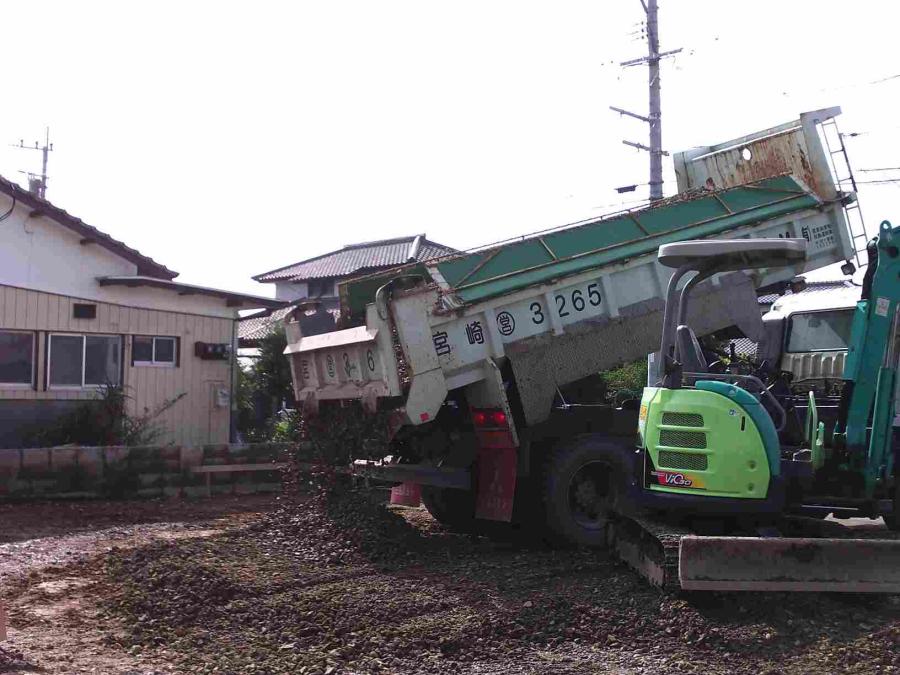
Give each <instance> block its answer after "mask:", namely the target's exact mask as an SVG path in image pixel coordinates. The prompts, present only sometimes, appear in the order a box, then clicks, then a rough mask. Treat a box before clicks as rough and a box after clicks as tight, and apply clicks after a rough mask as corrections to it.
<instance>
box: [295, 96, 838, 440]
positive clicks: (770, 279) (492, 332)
mask: <svg viewBox="0 0 900 675" xmlns="http://www.w3.org/2000/svg"><path fill="white" fill-rule="evenodd" d="M833 114H836V112H835V111H834V110H829V111H817V112H815V113H805V114H804V115H803V116H801V118H800V120H798V121H795V122H792V123H789V124H787V125H781V126H780V127H776V128H774V129H769V130H766V131H764V132H760V133H759V134H754V135H751V136H746V137H743V138H741V139H738V140H737V141H734V142H729V143H725V144H720V145H718V146H711V147H709V148H703V149H699V150H694V151H688V152H686V153H679V154H678V155H676V157H675V161H676V167H677V168H679V187H680V188H681V189H682V193H680V194H679V195H677V196H675V197H672V198H670V199H667V200H665V201H663V202H659V203H657V204H654V205H653V206H652V207H648V208H644V209H640V210H635V211H628V212H624V213H618V214H615V215H612V216H609V217H605V218H599V219H596V220H592V221H588V222H584V223H581V224H578V225H577V226H573V227H567V228H562V229H557V230H553V231H547V232H544V233H540V234H536V235H534V236H530V237H526V238H523V239H520V240H515V241H512V242H507V243H504V244H500V245H497V246H492V247H488V248H485V249H482V250H477V251H473V252H471V253H466V254H460V255H455V256H450V257H447V258H443V259H438V260H433V261H429V262H426V263H424V264H422V265H416V266H408V267H403V268H398V269H397V270H394V271H391V272H390V273H387V274H380V275H378V276H375V277H368V278H363V279H360V280H356V281H352V282H349V283H347V284H345V285H344V286H343V287H342V289H341V290H342V313H343V318H344V321H345V324H346V323H356V324H359V325H356V326H355V327H351V328H347V329H345V330H339V331H334V332H331V333H326V334H321V335H310V336H304V335H302V329H301V325H302V323H303V317H294V319H293V320H291V321H289V323H288V338H289V346H288V348H287V351H286V353H287V354H288V355H289V356H290V362H291V366H292V372H293V374H294V385H295V391H296V395H297V399H298V401H300V402H301V403H302V404H303V405H305V406H306V407H307V408H315V407H316V406H317V405H318V402H319V401H323V400H334V399H361V400H363V401H364V402H365V403H366V404H367V405H368V406H369V407H372V408H374V406H375V403H376V402H377V400H378V399H382V398H386V397H396V401H397V402H398V404H399V407H398V408H397V409H398V410H402V411H403V413H404V421H405V423H406V424H409V425H421V424H423V423H426V422H429V421H431V420H433V419H434V418H435V417H436V416H437V415H438V413H439V411H440V408H441V406H442V405H443V404H444V402H445V400H446V398H447V396H448V392H451V391H453V390H456V389H460V388H468V389H467V391H468V394H469V396H468V398H469V399H470V400H469V404H470V405H477V404H478V403H477V401H482V403H484V404H487V403H491V404H492V405H493V404H502V407H504V408H508V402H507V401H506V398H507V396H506V394H505V393H503V392H505V391H509V390H510V385H511V384H514V385H515V386H514V389H515V391H516V397H517V399H518V402H517V406H518V405H519V404H520V406H521V407H520V408H518V409H517V413H519V412H520V413H521V416H520V419H522V417H524V419H523V421H524V422H525V423H526V425H533V424H536V423H538V422H541V421H543V420H544V419H546V418H547V416H548V415H549V414H550V410H551V407H552V401H553V398H554V395H555V394H556V392H557V390H558V387H560V386H562V385H565V384H568V383H571V382H573V381H575V380H579V379H581V378H584V377H586V376H588V375H591V374H593V373H596V372H598V371H600V370H603V369H606V368H610V367H613V366H616V365H618V364H621V363H623V362H627V361H631V360H635V359H638V358H641V357H643V356H645V355H646V354H648V353H649V352H652V351H654V350H655V349H657V348H658V344H657V342H658V336H659V334H660V326H661V321H662V316H661V309H662V307H663V298H664V297H665V291H666V284H667V283H668V280H669V277H670V276H671V273H672V270H668V269H666V268H664V267H661V266H660V265H659V264H658V263H657V261H656V251H657V249H658V248H659V246H660V245H662V244H665V243H669V242H673V241H680V240H687V239H701V238H711V237H714V238H723V239H732V238H742V237H789V238H802V239H805V240H806V241H807V242H809V246H808V251H809V253H808V257H807V259H806V260H805V262H803V263H800V264H797V265H795V266H791V267H782V268H778V269H770V270H759V271H758V272H755V273H753V274H745V273H734V274H731V275H726V276H724V277H723V276H719V277H716V278H715V279H714V280H713V281H711V282H705V283H704V284H702V285H701V287H700V289H698V293H697V296H696V297H697V298H698V299H697V301H695V302H693V303H692V305H691V314H692V316H691V324H692V325H693V326H694V327H695V330H697V332H698V333H700V334H703V333H709V332H712V331H715V330H719V329H721V328H724V327H727V326H730V325H738V326H740V327H742V328H743V329H744V332H745V333H747V334H748V335H750V336H751V337H755V336H757V335H758V333H759V331H760V329H761V325H760V321H759V309H758V307H757V303H756V289H758V288H760V287H768V286H772V285H775V284H778V283H780V282H786V281H788V280H789V279H790V278H791V277H793V276H794V275H796V274H799V273H802V272H805V271H809V270H813V269H817V268H820V267H824V266H827V265H831V264H833V263H838V262H843V261H846V260H849V259H850V258H852V257H853V255H854V250H853V245H852V238H851V234H850V232H849V231H848V227H847V222H846V219H845V216H844V205H845V203H846V202H847V201H848V200H850V199H852V198H853V196H852V195H843V194H841V193H839V192H838V191H837V189H836V187H835V184H834V181H833V180H832V177H831V175H830V173H829V172H828V164H827V162H826V161H825V153H824V151H823V149H822V146H821V143H820V141H819V137H818V125H819V124H820V123H821V122H822V121H823V120H826V119H828V118H829V116H830V115H833ZM754 158H756V160H755V159H754ZM755 161H758V162H763V163H764V166H761V167H758V166H757V165H756V164H755V163H754V162H755ZM723 166H724V167H731V168H730V169H728V170H727V171H724V172H723V170H722V167H723ZM765 171H770V172H771V173H770V174H769V175H765V176H762V177H760V176H759V174H760V173H761V172H762V173H764V172H765ZM748 175H749V176H753V180H750V181H749V182H741V181H743V179H745V178H746V177H747V176H748ZM501 370H502V374H501ZM504 383H505V384H504ZM498 399H499V400H498ZM473 401H474V402H475V403H473ZM517 433H518V431H517V430H516V429H513V436H514V438H516V439H517Z"/></svg>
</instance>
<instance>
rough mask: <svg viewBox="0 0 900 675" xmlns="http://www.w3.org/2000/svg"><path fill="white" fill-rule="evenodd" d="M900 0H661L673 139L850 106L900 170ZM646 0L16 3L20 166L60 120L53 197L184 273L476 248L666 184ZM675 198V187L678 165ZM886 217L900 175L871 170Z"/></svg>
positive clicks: (2, 143) (668, 139)
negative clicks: (362, 244)
mask: <svg viewBox="0 0 900 675" xmlns="http://www.w3.org/2000/svg"><path fill="white" fill-rule="evenodd" d="M898 18H900V3H898V2H896V1H895V0H857V1H856V2H853V3H849V2H845V1H844V0H841V1H838V0H834V1H829V0H817V1H813V0H778V1H775V0H755V1H754V2H742V3H738V2H733V1H731V2H726V1H725V0H661V2H660V38H661V42H662V48H663V49H672V48H675V47H683V48H684V52H682V54H680V55H679V56H677V57H675V58H673V59H670V60H667V61H666V62H665V63H664V66H663V76H662V87H663V93H662V101H663V142H664V145H665V147H666V148H667V149H668V150H670V151H675V150H682V149H685V148H688V147H691V146H695V145H709V144H711V143H717V142H721V141H725V140H728V139H730V138H732V137H735V136H739V135H743V134H745V133H749V132H752V131H755V130H758V129H762V128H765V127H768V126H772V125H775V124H779V123H782V122H786V121H789V120H791V119H795V118H796V117H797V116H798V114H799V113H800V112H801V111H804V110H811V109H816V108H820V107H825V106H830V105H840V106H842V107H843V109H844V115H843V116H842V117H841V118H840V119H839V123H840V126H841V128H842V131H844V132H845V133H846V132H856V133H858V134H860V135H858V136H856V137H853V138H849V139H848V140H847V144H848V150H849V152H850V155H851V160H852V161H853V163H854V166H855V168H856V169H857V178H859V179H860V180H878V179H884V178H888V177H892V176H895V177H898V178H900V170H896V171H889V172H886V173H885V172H862V171H860V170H861V169H880V168H884V167H900V142H898V135H900V117H898V114H897V110H898V109H900V58H898V56H897V50H896V46H895V40H896V30H897V25H898ZM642 19H643V10H642V8H641V5H640V2H639V0H593V1H592V2H587V1H584V2H581V1H578V2H575V1H572V2H564V1H559V0H558V1H556V2H549V1H546V2H527V1H524V0H515V1H512V0H509V1H500V0H494V1H492V0H479V1H477V2H475V1H465V0H456V1H455V2H452V3H449V2H445V3H438V2H427V1H425V0H415V1H410V2H400V1H393V0H382V1H380V2H372V1H371V0H360V1H357V2H350V1H347V2H339V1H335V0H331V1H329V2H263V1H259V0H257V1H256V2H253V3H248V2H241V3H237V2H222V1H217V2H184V1H182V2H164V1H159V0H157V1H156V2H154V3H145V4H143V5H142V8H139V7H138V5H137V4H136V3H125V2H109V3H100V2H88V1H85V0H82V1H80V2H78V3H74V2H24V3H4V6H3V24H4V28H5V30H4V35H3V40H2V41H0V56H2V57H3V61H4V62H5V63H6V64H7V71H6V72H7V77H6V87H5V91H6V93H5V95H4V97H3V99H4V101H5V105H4V106H3V114H2V115H0V173H2V174H3V175H4V176H6V177H7V178H11V179H13V180H18V181H20V182H22V183H23V184H24V183H25V178H24V176H23V175H22V174H20V173H19V171H20V170H38V169H39V167H40V155H39V153H37V152H33V151H32V152H28V151H23V150H19V149H15V148H12V147H9V146H8V145H7V143H17V142H18V140H19V139H20V138H21V139H24V140H25V141H26V143H32V144H33V141H34V140H36V139H43V129H44V126H45V125H47V126H49V127H50V133H51V140H52V141H53V143H54V148H55V150H54V152H53V153H52V154H51V157H50V168H49V174H50V182H49V187H48V192H47V196H48V198H49V199H50V200H51V201H53V202H54V203H55V204H57V205H58V206H60V207H62V208H64V209H66V210H67V211H69V212H70V213H73V214H75V215H77V216H79V217H81V218H82V219H83V220H85V221H86V222H88V223H90V224H91V225H94V226H96V227H99V228H100V229H101V230H104V231H105V232H108V233H109V234H111V235H113V236H114V237H117V238H119V239H122V240H124V241H125V242H126V243H128V244H129V245H131V246H134V247H135V248H137V249H139V250H140V251H141V252H142V253H144V254H146V255H149V256H151V257H153V258H154V259H156V260H158V261H160V262H162V263H163V264H165V265H167V266H169V267H170V268H172V269H175V270H177V271H179V272H181V276H180V279H181V280H182V281H185V282H192V283H199V284H205V285H211V286H219V287H222V288H228V289H235V290H243V291H249V292H255V293H260V294H266V295H268V294H270V293H271V291H272V290H273V289H271V287H269V286H266V285H260V284H257V283H256V282H254V281H252V280H251V279H250V276H251V275H253V274H257V273H260V272H264V271H267V270H270V269H272V268H276V267H280V266H283V265H286V264H288V263H291V262H295V261H297V260H301V259H303V258H307V257H311V256H314V255H317V254H320V253H324V252H327V251H329V250H332V249H335V248H338V247H340V246H343V245H345V244H349V243H353V242H358V241H366V240H372V239H381V238H386V237H392V236H402V235H408V234H416V233H422V232H425V233H427V234H428V236H429V238H431V239H433V240H435V241H439V242H441V243H444V244H448V245H451V246H455V247H459V248H468V247H472V246H475V245H479V244H484V243H488V242H491V241H495V240H498V239H502V238H506V237H510V236H516V235H521V234H523V233H526V232H529V231H533V230H536V229H543V228H546V227H551V226H555V225H560V224H563V223H566V222H571V221H574V220H578V219H582V218H586V217H593V216H599V215H601V214H603V213H604V212H608V211H613V210H616V209H617V203H618V202H620V201H622V200H634V199H641V198H644V197H646V193H647V190H646V188H645V187H644V188H641V189H640V190H639V191H638V192H637V193H632V194H629V195H622V196H620V195H618V194H617V193H616V192H615V190H614V188H615V187H616V186H619V185H627V184H631V183H646V181H647V157H646V155H645V154H644V153H641V152H639V151H637V150H633V149H631V148H628V147H626V146H624V145H622V143H621V140H622V139H623V138H627V139H631V140H636V141H641V142H645V143H646V136H647V133H646V129H645V128H644V126H643V125H642V123H641V122H638V121H636V120H632V119H628V118H619V117H618V116H617V115H615V114H614V113H612V112H610V111H609V109H608V107H609V106H610V105H616V106H620V107H623V108H628V109H631V110H635V111H638V112H644V111H645V110H646V105H647V102H646V98H647V89H646V69H645V68H628V69H625V70H623V69H621V68H619V67H618V65H617V64H618V62H619V61H621V60H625V59H628V58H632V57H636V56H641V55H643V54H644V53H645V50H646V47H645V45H644V43H643V42H642V35H641V33H640V31H641V28H642V26H641V22H642ZM666 170H667V176H666V178H667V183H666V186H665V189H666V193H667V194H669V193H672V192H673V191H674V189H675V185H674V178H673V176H672V174H671V168H670V166H669V162H668V160H667V164H666ZM861 197H862V204H863V209H864V213H865V215H866V218H867V221H868V225H869V227H870V228H874V227H875V226H876V225H877V222H878V221H880V220H881V219H883V218H894V219H895V220H897V221H900V209H898V207H897V204H898V199H900V183H890V184H866V185H865V186H861Z"/></svg>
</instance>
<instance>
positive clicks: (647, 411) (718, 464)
mask: <svg viewBox="0 0 900 675" xmlns="http://www.w3.org/2000/svg"><path fill="white" fill-rule="evenodd" d="M806 245H807V242H806V240H805V239H755V240H754V239H737V240H703V241H686V242H678V243H672V244H665V245H663V246H661V247H660V249H659V256H658V259H659V262H660V263H661V264H662V265H665V266H666V267H672V268H674V269H675V272H674V274H673V275H672V277H671V278H670V280H669V284H668V290H667V293H666V306H665V314H664V319H663V329H662V340H661V344H660V355H659V363H660V366H659V371H658V373H657V376H658V379H659V381H658V382H657V383H656V386H650V387H647V388H645V389H644V393H643V397H642V400H641V406H640V414H639V422H638V429H639V439H640V444H641V448H642V451H643V452H642V454H643V467H642V472H643V476H642V480H643V487H644V491H643V499H642V501H643V502H644V505H645V506H649V507H659V508H662V509H665V510H672V509H679V508H682V509H686V510H690V511H691V512H692V513H701V512H715V511H719V512H722V513H728V514H735V513H740V512H742V511H746V512H749V511H753V512H757V513H758V512H778V511H780V510H781V509H782V507H783V505H784V494H785V489H784V481H783V480H782V477H781V465H780V458H781V448H780V444H779V438H778V430H779V429H780V428H781V427H783V426H784V424H785V421H786V415H785V411H784V408H783V407H782V406H781V404H780V403H779V401H778V400H777V399H776V398H775V397H774V396H773V395H772V394H771V393H770V392H769V390H768V388H767V387H766V385H765V384H764V383H763V382H762V381H761V380H760V379H758V378H757V377H755V376H752V375H738V374H732V373H711V372H709V368H708V364H707V360H706V357H705V355H704V353H703V350H702V349H701V347H700V342H699V340H698V339H697V336H696V334H695V331H694V330H693V329H692V327H691V326H690V324H689V322H688V309H689V302H690V299H691V294H692V291H694V290H695V289H696V288H697V287H698V285H699V284H701V283H703V282H704V281H707V280H710V279H711V278H712V277H713V276H715V275H719V274H726V273H729V272H739V271H758V270H764V269H766V268H774V267H783V266H792V265H798V264H802V262H803V261H804V259H805V258H806ZM702 311H703V307H698V312H702Z"/></svg>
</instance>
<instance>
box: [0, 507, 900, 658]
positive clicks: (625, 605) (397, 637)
mask: <svg viewBox="0 0 900 675" xmlns="http://www.w3.org/2000/svg"><path fill="white" fill-rule="evenodd" d="M0 519H2V521H0V522H3V524H4V527H3V528H2V535H0V536H2V538H3V539H2V540H0V542H5V543H0V583H2V590H0V595H2V597H3V598H5V599H6V601H7V603H8V605H9V607H10V619H11V624H12V630H11V634H10V639H9V640H8V641H7V642H5V643H2V644H0V646H2V648H3V649H4V650H5V651H4V652H0V672H2V671H4V670H6V671H13V672H21V673H131V674H133V675H137V674H138V673H140V674H149V673H158V674H162V673H166V674H175V673H213V672H216V673H308V674H312V673H315V674H318V675H326V674H327V675H332V674H334V675H337V674H338V673H376V672H377V673H426V672H427V673H478V674H488V673H491V674H493V673H496V674H500V673H513V674H516V673H573V674H574V673H658V672H685V673H690V672H697V673H700V672H703V673H753V674H754V675H759V674H761V673H811V672H817V673H818V672H849V673H878V672H885V673H887V672H898V671H900V598H897V597H884V596H878V597H869V596H861V595H860V596H856V595H827V594H794V595H778V594H744V595H740V594H704V595H694V596H672V595H665V594H663V593H661V592H659V591H657V590H655V589H653V588H651V587H649V586H647V585H646V584H645V583H644V582H643V581H642V580H641V579H639V578H638V577H637V576H636V575H634V574H633V573H632V572H631V571H629V570H628V569H626V568H623V567H621V566H619V565H617V564H615V563H614V562H613V561H611V560H609V559H608V558H606V557H605V556H604V555H602V554H598V553H597V552H593V551H574V550H555V549H551V548H548V547H546V546H545V545H543V544H542V543H540V542H539V540H537V539H536V538H534V537H531V536H529V533H527V532H524V533H523V532H515V531H511V530H502V529H500V530H498V531H497V532H495V533H493V536H492V537H490V538H488V537H484V536H475V535H461V534H453V533H450V532H447V531H445V530H444V529H443V528H442V527H441V526H439V525H438V524H437V523H435V522H434V521H433V520H432V519H431V518H430V516H428V514H427V513H426V512H425V511H423V510H421V509H408V508H399V507H391V508H390V509H386V508H384V507H383V506H382V505H380V504H376V503H375V502H374V500H372V499H371V498H369V497H366V496H362V495H359V494H339V495H335V496H331V497H330V498H327V499H326V498H324V497H317V498H311V497H307V498H292V499H287V498H284V497H282V498H279V499H275V498H258V497H243V498H239V499H226V498H222V499H213V500H209V501H204V502H119V503H109V502H107V503H104V502H91V503H81V504H31V505H4V506H0Z"/></svg>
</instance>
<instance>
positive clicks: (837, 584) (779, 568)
mask: <svg viewBox="0 0 900 675" xmlns="http://www.w3.org/2000/svg"><path fill="white" fill-rule="evenodd" d="M678 576H679V580H680V585H681V588H682V589H684V590H705V591H833V592H842V593H900V540H888V539H816V538H778V537H773V538H763V537H760V538H757V537H696V536H685V537H682V538H681V542H680V544H679V560H678Z"/></svg>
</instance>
